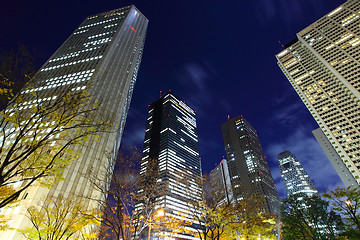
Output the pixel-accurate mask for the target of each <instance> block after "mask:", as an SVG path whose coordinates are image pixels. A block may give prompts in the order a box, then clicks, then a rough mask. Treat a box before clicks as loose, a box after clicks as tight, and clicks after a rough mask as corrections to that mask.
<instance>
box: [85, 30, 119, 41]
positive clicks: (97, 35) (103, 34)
mask: <svg viewBox="0 0 360 240" xmlns="http://www.w3.org/2000/svg"><path fill="white" fill-rule="evenodd" d="M114 32H116V30H114V31H110V32H105V33H100V34H96V35H93V36H90V37H88V39H92V38H96V37H102V36H105V35H108V34H111V33H114Z"/></svg>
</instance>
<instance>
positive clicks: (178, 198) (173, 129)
mask: <svg viewBox="0 0 360 240" xmlns="http://www.w3.org/2000/svg"><path fill="white" fill-rule="evenodd" d="M151 161H155V164H154V165H150V162H151ZM151 168H155V169H156V170H158V173H159V174H158V176H157V177H156V179H153V180H154V182H156V183H157V184H162V186H165V187H166V189H167V190H166V191H163V192H160V193H159V194H160V195H159V197H158V201H157V202H156V208H161V209H162V210H163V211H164V212H165V216H170V217H174V218H177V219H180V220H184V219H187V220H188V221H190V222H193V221H194V220H193V219H192V217H193V215H192V214H193V212H194V211H195V209H193V208H192V207H191V205H190V204H189V202H191V201H200V200H201V197H202V192H201V186H200V185H201V162H200V157H199V149H198V139H197V126H196V117H195V111H194V110H193V109H192V108H190V107H189V106H188V105H187V104H185V103H184V102H183V101H181V100H180V99H179V98H178V97H176V96H175V95H174V94H173V93H172V92H171V91H169V92H167V93H166V94H164V95H163V96H162V97H160V99H158V100H157V101H155V102H154V103H152V104H151V105H149V112H148V118H147V123H146V130H145V139H144V149H143V157H142V161H141V167H140V176H145V175H146V172H147V171H149V169H150V170H152V169H151ZM142 191H143V190H142V189H141V188H140V189H139V193H140V194H141V192H142ZM137 208H141V204H137ZM197 226H198V225H197V223H196V222H194V225H193V226H192V227H187V226H184V228H186V229H187V230H189V231H190V232H191V231H192V232H194V233H196V228H197ZM151 234H154V235H156V234H158V233H156V232H154V233H151ZM165 234H166V233H165ZM176 237H177V238H184V239H196V237H192V236H190V235H188V234H177V235H176Z"/></svg>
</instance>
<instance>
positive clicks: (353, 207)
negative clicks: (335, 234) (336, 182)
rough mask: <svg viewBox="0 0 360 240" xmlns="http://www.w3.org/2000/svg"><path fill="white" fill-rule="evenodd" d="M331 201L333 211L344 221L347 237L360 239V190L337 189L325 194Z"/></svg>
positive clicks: (350, 188) (353, 188) (349, 188)
mask: <svg viewBox="0 0 360 240" xmlns="http://www.w3.org/2000/svg"><path fill="white" fill-rule="evenodd" d="M323 196H324V197H325V198H326V199H329V200H330V203H331V206H332V210H333V211H335V212H336V213H338V214H340V215H341V216H342V218H343V219H344V224H345V235H348V236H349V237H354V238H360V215H359V210H360V209H359V206H360V188H359V187H357V188H355V187H352V186H350V187H348V188H340V187H338V188H336V189H335V191H328V193H325V194H323Z"/></svg>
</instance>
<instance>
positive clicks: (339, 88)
mask: <svg viewBox="0 0 360 240" xmlns="http://www.w3.org/2000/svg"><path fill="white" fill-rule="evenodd" d="M359 16H360V2H359V1H357V0H349V1H347V2H346V3H344V4H343V5H341V6H340V7H338V8H336V9H335V10H333V11H332V12H330V13H329V14H327V15H325V16H324V17H322V18H321V19H319V20H318V21H316V22H315V23H313V24H311V25H310V26H308V27H306V28H305V29H304V30H302V31H300V32H299V33H298V34H297V39H295V40H294V41H292V42H290V43H289V44H287V45H285V46H284V48H285V50H283V51H282V52H280V53H279V54H277V55H276V58H277V60H278V65H279V66H280V68H281V70H282V71H283V72H284V74H285V76H286V77H287V78H288V80H289V81H290V83H291V85H292V86H293V88H294V89H295V91H296V92H297V93H298V95H299V96H300V98H301V100H302V101H303V102H304V103H305V105H306V107H307V108H308V109H309V111H310V113H311V114H312V115H313V117H314V118H315V120H316V121H317V123H318V124H319V126H320V128H321V130H322V131H323V133H324V134H325V136H326V137H327V139H328V140H329V142H330V143H331V144H332V146H333V148H334V149H335V150H336V152H337V154H338V155H339V156H340V158H341V159H342V161H343V163H344V164H345V165H346V167H347V168H348V169H349V172H350V173H351V174H352V175H353V177H354V178H355V180H356V181H357V183H358V184H359V182H360V169H359V168H360V141H359V140H360V128H359V126H360V125H359V123H360V119H359V113H360V108H359V102H360V93H359V90H360V85H359V79H360V54H359V52H360V29H359V23H360V18H359ZM334 167H335V168H336V167H337V166H334Z"/></svg>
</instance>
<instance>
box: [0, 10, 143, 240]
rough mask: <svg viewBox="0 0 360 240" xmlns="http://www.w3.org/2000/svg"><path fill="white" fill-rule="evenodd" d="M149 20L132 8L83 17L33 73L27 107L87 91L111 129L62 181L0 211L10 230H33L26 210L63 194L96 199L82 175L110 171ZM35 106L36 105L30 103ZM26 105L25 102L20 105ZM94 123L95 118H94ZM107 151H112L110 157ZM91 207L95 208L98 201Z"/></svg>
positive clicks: (10, 235) (85, 149) (84, 150)
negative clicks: (14, 208)
mask: <svg viewBox="0 0 360 240" xmlns="http://www.w3.org/2000/svg"><path fill="white" fill-rule="evenodd" d="M147 25H148V20H147V19H146V17H144V15H142V13H141V12H139V11H138V10H137V9H136V7H135V6H128V7H124V8H119V9H116V10H112V11H108V12H104V13H100V14H96V15H93V16H90V17H88V18H86V19H85V20H84V21H83V22H82V23H81V24H80V26H79V27H78V28H77V29H76V30H75V31H74V32H73V33H72V34H71V35H70V36H69V37H68V38H67V39H66V41H65V42H64V43H63V44H62V45H61V46H60V48H59V49H58V50H56V52H55V53H54V54H53V55H52V56H51V57H50V58H49V59H48V60H47V61H46V63H45V64H44V65H43V66H42V67H41V68H40V70H39V71H38V72H37V73H36V74H35V76H34V77H33V79H32V80H31V83H33V85H34V86H36V87H33V88H30V89H24V90H22V91H21V94H23V95H24V99H27V101H28V103H30V102H31V101H32V100H34V99H35V100H36V99H54V98H56V96H57V95H61V93H63V92H67V91H69V92H71V91H78V90H84V89H85V90H87V91H88V92H89V94H90V95H91V99H92V100H94V101H95V100H97V104H98V105H99V108H100V109H99V111H98V112H99V113H98V115H99V116H100V115H106V116H108V118H107V119H104V118H103V117H101V118H102V120H107V121H111V123H112V129H110V130H109V132H104V133H101V134H99V137H98V139H96V140H94V139H92V140H90V141H87V142H84V143H83V144H82V145H81V148H77V147H76V148H75V151H78V152H80V153H81V155H80V156H79V157H77V158H76V161H72V162H71V163H70V165H69V166H68V167H67V169H66V170H65V172H64V175H63V176H64V180H63V181H60V182H55V183H54V184H53V185H52V186H51V188H49V189H48V188H41V187H39V185H38V184H34V185H33V186H32V187H30V188H29V189H28V190H26V191H25V192H23V193H22V194H21V196H20V197H19V199H22V200H20V201H19V202H17V205H18V206H20V208H18V207H16V213H15V211H14V210H11V209H10V210H6V209H3V211H4V212H6V213H8V215H9V217H10V218H11V219H12V220H13V221H11V222H9V224H10V225H11V226H10V227H13V228H20V227H26V226H31V224H30V223H28V220H27V218H26V217H25V212H26V208H27V207H29V206H38V204H39V203H40V201H41V200H44V199H45V198H53V197H56V196H57V195H59V194H61V195H63V196H64V197H65V198H68V197H71V198H72V197H73V196H84V197H92V198H94V199H99V198H101V197H103V196H101V193H99V192H98V191H96V190H94V189H93V188H92V187H91V183H90V181H89V180H87V178H85V177H84V175H85V174H86V173H87V172H88V171H89V170H90V169H91V170H92V171H93V173H94V174H95V175H97V176H98V177H100V176H102V175H104V174H105V172H106V171H107V170H109V169H110V171H111V168H112V167H113V165H114V160H115V158H116V155H117V151H118V149H119V145H120V141H121V136H122V133H123V128H124V125H125V120H126V116H127V112H128V109H129V105H130V101H131V97H132V93H133V88H134V84H135V82H136V77H137V73H138V70H139V66H140V62H141V56H142V52H143V47H144V43H145V35H146V29H147ZM34 102H35V101H34ZM24 104H26V103H25V102H24ZM94 121H96V119H94ZM106 152H111V153H112V158H111V159H109V157H108V155H107V154H106ZM89 206H91V207H96V201H90V202H89ZM0 239H23V236H22V235H21V234H19V233H16V231H5V232H0Z"/></svg>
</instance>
